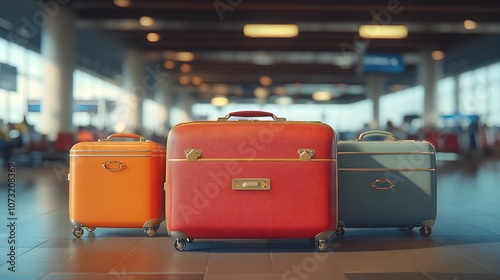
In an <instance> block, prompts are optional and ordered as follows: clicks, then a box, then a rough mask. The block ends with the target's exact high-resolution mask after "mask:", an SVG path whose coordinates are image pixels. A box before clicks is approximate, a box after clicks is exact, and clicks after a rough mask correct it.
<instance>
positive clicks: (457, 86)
mask: <svg viewBox="0 0 500 280" xmlns="http://www.w3.org/2000/svg"><path fill="white" fill-rule="evenodd" d="M459 77H460V76H459V75H454V76H453V83H454V84H453V95H454V96H453V97H455V100H454V102H455V104H454V105H455V106H454V109H455V113H458V112H460V79H459Z"/></svg>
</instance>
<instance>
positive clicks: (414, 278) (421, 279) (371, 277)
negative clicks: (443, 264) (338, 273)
mask: <svg viewBox="0 0 500 280" xmlns="http://www.w3.org/2000/svg"><path fill="white" fill-rule="evenodd" d="M346 277H347V279H349V280H402V279H404V280H429V279H430V278H429V277H427V276H426V275H425V274H423V273H420V272H394V273H385V272H378V273H346Z"/></svg>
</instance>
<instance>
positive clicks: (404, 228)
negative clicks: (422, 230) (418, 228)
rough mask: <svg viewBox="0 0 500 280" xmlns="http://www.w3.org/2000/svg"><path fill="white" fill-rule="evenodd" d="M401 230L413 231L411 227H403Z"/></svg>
mask: <svg viewBox="0 0 500 280" xmlns="http://www.w3.org/2000/svg"><path fill="white" fill-rule="evenodd" d="M401 229H402V230H407V231H413V227H403V228H401Z"/></svg>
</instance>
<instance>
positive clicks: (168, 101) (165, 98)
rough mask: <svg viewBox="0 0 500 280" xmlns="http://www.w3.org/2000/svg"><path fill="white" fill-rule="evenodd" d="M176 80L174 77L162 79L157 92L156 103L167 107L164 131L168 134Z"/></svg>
mask: <svg viewBox="0 0 500 280" xmlns="http://www.w3.org/2000/svg"><path fill="white" fill-rule="evenodd" d="M174 91H175V80H174V79H173V77H172V76H166V77H163V78H162V79H161V82H160V86H159V87H158V91H157V92H156V98H155V99H156V101H157V102H158V103H160V104H162V105H163V106H164V107H165V110H166V112H167V116H166V119H165V125H164V130H165V133H167V132H168V130H169V129H170V128H171V127H170V113H171V112H172V108H173V103H174Z"/></svg>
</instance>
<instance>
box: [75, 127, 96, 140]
mask: <svg viewBox="0 0 500 280" xmlns="http://www.w3.org/2000/svg"><path fill="white" fill-rule="evenodd" d="M76 140H77V141H78V142H91V141H94V140H95V137H94V133H93V132H92V131H91V130H88V129H85V128H84V127H83V126H78V132H77V134H76Z"/></svg>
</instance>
